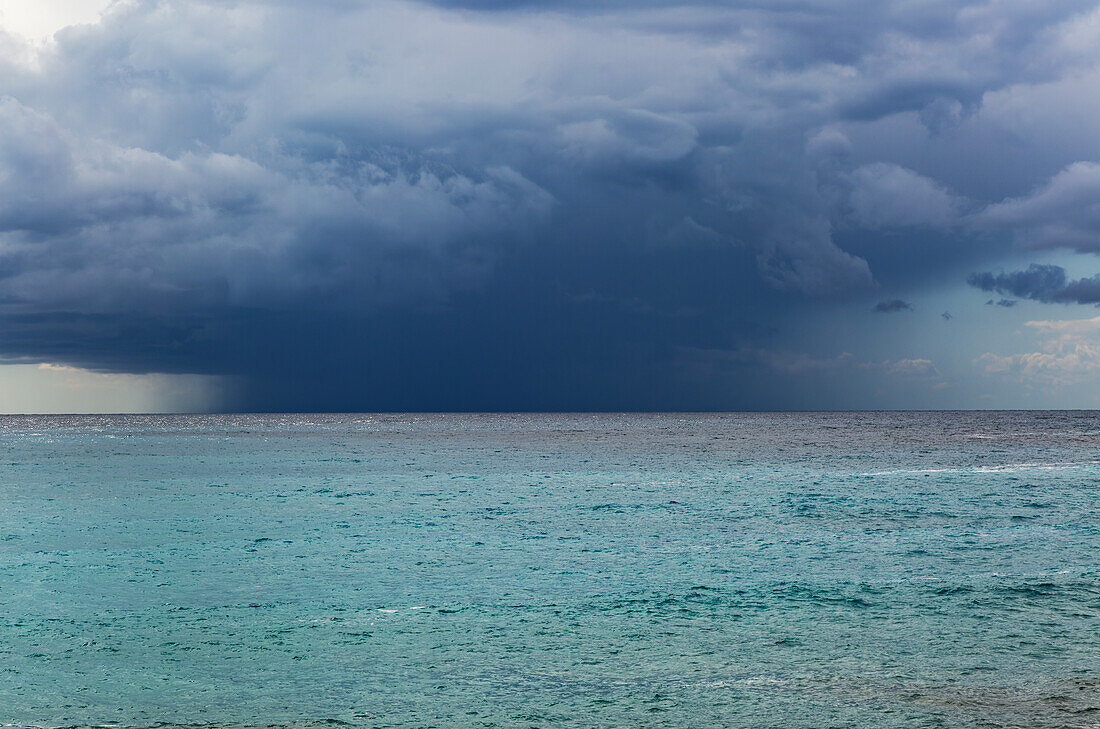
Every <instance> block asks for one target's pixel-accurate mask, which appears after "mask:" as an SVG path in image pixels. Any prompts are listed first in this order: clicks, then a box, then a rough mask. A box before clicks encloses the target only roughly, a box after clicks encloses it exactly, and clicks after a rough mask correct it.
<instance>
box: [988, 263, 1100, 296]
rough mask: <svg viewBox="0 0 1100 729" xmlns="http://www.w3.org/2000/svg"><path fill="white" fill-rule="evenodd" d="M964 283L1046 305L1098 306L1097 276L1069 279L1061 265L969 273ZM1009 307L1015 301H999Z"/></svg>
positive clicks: (1099, 287)
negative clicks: (1006, 271)
mask: <svg viewBox="0 0 1100 729" xmlns="http://www.w3.org/2000/svg"><path fill="white" fill-rule="evenodd" d="M966 281H967V283H968V284H970V285H971V286H974V287H975V288H978V289H981V290H982V291H995V292H997V293H999V294H1005V295H1008V296H1015V297H1018V298H1021V299H1033V300H1035V301H1042V302H1045V303H1062V304H1071V303H1073V304H1100V275H1097V276H1093V277H1091V278H1081V279H1077V280H1075V281H1074V280H1070V279H1069V278H1068V277H1067V276H1066V270H1065V269H1064V268H1062V267H1061V266H1052V265H1048V264H1039V263H1033V264H1031V265H1030V266H1028V267H1027V269H1026V270H1023V271H1012V272H1009V273H996V274H995V273H991V272H983V273H972V274H970V275H969V276H968V277H967V279H966ZM998 303H999V305H1001V306H1012V305H1013V304H1014V303H1015V302H1012V303H1007V304H1006V303H1004V301H1001V302H998Z"/></svg>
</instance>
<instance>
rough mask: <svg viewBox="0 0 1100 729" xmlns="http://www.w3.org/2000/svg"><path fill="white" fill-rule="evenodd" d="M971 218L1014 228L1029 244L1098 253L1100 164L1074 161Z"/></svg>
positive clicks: (985, 224)
mask: <svg viewBox="0 0 1100 729" xmlns="http://www.w3.org/2000/svg"><path fill="white" fill-rule="evenodd" d="M975 220H976V222H977V224H978V225H979V226H981V227H984V228H989V229H1000V230H1011V231H1014V232H1015V233H1016V234H1017V235H1018V236H1019V237H1020V238H1021V239H1022V240H1023V242H1025V243H1026V244H1028V245H1031V246H1036V247H1048V248H1053V247H1061V248H1071V249H1073V250H1077V251H1081V252H1086V253H1100V164H1097V163H1095V162H1077V163H1074V164H1072V165H1070V166H1069V167H1066V168H1065V169H1064V170H1062V171H1061V172H1059V173H1058V174H1057V175H1055V176H1054V177H1053V178H1052V179H1051V180H1050V181H1049V182H1048V183H1046V184H1045V185H1043V186H1042V187H1040V188H1038V189H1037V190H1035V191H1034V192H1033V193H1032V194H1031V195H1028V196H1026V197H1021V198H1014V199H1011V200H1005V201H1004V202H1001V203H997V204H995V205H991V206H989V207H988V208H986V209H985V210H983V211H982V212H981V213H980V214H979V215H978V216H977V217H976V219H975Z"/></svg>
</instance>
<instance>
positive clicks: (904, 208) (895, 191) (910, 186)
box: [849, 162, 961, 228]
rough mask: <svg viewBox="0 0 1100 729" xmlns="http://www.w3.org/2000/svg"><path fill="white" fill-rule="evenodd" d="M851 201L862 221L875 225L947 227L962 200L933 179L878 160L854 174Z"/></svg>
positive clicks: (859, 220)
mask: <svg viewBox="0 0 1100 729" xmlns="http://www.w3.org/2000/svg"><path fill="white" fill-rule="evenodd" d="M851 181H852V188H853V189H852V192H851V197H850V198H849V200H850V205H851V207H852V212H853V214H854V216H855V218H856V220H857V222H858V223H860V224H861V225H864V226H867V227H871V228H886V227H894V226H929V227H936V228H946V227H948V226H950V225H952V224H953V223H954V222H955V221H956V219H957V218H958V215H959V210H960V207H961V201H960V200H959V199H958V198H957V197H956V196H954V195H952V194H951V193H950V192H949V191H947V190H946V189H944V187H943V186H942V185H938V184H937V183H936V182H934V181H933V180H930V179H928V178H927V177H924V176H922V175H919V174H917V173H916V172H913V171H912V170H908V169H905V168H904V167H900V166H898V165H894V164H886V163H881V162H880V163H875V164H870V165H864V166H862V167H859V168H858V169H856V170H855V171H854V172H852V174H851Z"/></svg>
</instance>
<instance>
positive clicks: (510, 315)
mask: <svg viewBox="0 0 1100 729" xmlns="http://www.w3.org/2000/svg"><path fill="white" fill-rule="evenodd" d="M1098 91H1100V3H1098V2H1096V1H1089V2H1085V1H1082V0H1048V1H1047V2H1043V3H1036V2H1033V0H981V1H979V0H767V1H765V0H725V1H720V0H696V1H695V2H691V1H683V0H633V1H631V2H627V1H626V0H435V1H434V2H433V1H430V0H420V1H417V2H413V1H411V0H371V1H370V2H367V1H365V0H310V1H309V2H306V1H305V0H187V1H186V2H183V1H181V0H119V1H117V2H109V1H106V0H0V412H97V411H98V412H103V411H106V412H114V411H118V412H123V411H209V410H241V411H379V410H391V411H392V410H398V411H403V410H418V411H424V410H428V411H435V410H700V409H701V410H739V409H754V410H755V409H765V410H772V409H784V410H786V409H877V408H906V409H908V408H915V409H923V408H1067V407H1068V408H1074V407H1100V311H1098V310H1097V308H1096V307H1097V304H1100V266H1098V265H1097V263H1098V259H1097V254H1098V253H1100V125H1098V124H1097V123H1096V119H1097V118H1100V93H1098Z"/></svg>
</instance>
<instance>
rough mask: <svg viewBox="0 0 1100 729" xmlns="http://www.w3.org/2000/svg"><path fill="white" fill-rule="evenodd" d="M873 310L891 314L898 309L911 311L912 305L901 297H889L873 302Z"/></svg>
mask: <svg viewBox="0 0 1100 729" xmlns="http://www.w3.org/2000/svg"><path fill="white" fill-rule="evenodd" d="M874 310H875V311H877V312H878V313H880V314H893V313H895V312H898V311H912V310H913V305H912V304H910V303H909V302H908V301H902V300H901V299H889V300H887V301H880V302H878V303H877V304H875V309H874Z"/></svg>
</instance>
